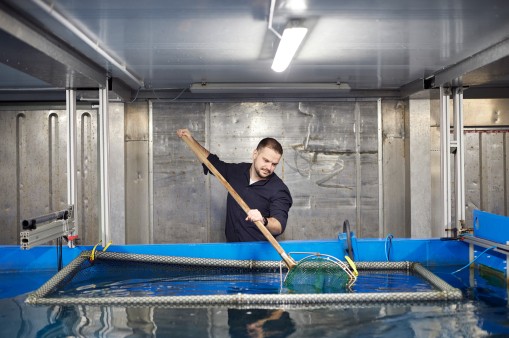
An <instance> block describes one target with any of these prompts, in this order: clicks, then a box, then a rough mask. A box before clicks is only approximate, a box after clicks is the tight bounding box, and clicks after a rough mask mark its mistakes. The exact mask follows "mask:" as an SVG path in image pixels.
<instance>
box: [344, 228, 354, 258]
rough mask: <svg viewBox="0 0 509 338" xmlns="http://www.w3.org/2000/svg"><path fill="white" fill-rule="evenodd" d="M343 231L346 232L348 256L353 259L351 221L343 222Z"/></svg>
mask: <svg viewBox="0 0 509 338" xmlns="http://www.w3.org/2000/svg"><path fill="white" fill-rule="evenodd" d="M343 233H346V245H347V253H348V257H350V259H351V260H353V248H352V234H351V233H350V222H349V221H348V220H345V221H344V222H343Z"/></svg>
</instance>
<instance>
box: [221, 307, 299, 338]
mask: <svg viewBox="0 0 509 338" xmlns="http://www.w3.org/2000/svg"><path fill="white" fill-rule="evenodd" d="M228 326H229V328H230V329H229V333H230V336H232V337H253V338H254V337H256V338H258V337H288V336H289V335H290V334H292V333H293V332H295V323H294V322H293V320H292V319H291V318H290V314H289V313H288V312H286V311H284V310H282V309H275V310H264V309H251V310H238V309H228Z"/></svg>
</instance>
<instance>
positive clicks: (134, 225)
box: [0, 99, 509, 244]
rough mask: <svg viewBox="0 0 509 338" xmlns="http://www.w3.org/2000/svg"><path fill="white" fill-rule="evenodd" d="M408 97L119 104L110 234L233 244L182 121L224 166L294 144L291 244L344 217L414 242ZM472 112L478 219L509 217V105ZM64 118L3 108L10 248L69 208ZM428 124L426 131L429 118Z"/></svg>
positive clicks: (87, 168) (82, 151) (433, 143)
mask: <svg viewBox="0 0 509 338" xmlns="http://www.w3.org/2000/svg"><path fill="white" fill-rule="evenodd" d="M410 104H411V102H410V103H409V101H397V100H383V101H382V102H381V104H380V105H379V104H378V102H377V101H366V100H349V101H343V102H301V103H299V102H239V103H219V102H215V103H174V102H162V101H156V102H152V103H147V102H143V103H136V104H121V103H110V109H109V113H110V128H111V130H110V138H111V140H110V161H111V162H110V170H111V176H110V184H111V187H110V192H111V200H110V203H111V206H112V207H111V210H112V211H111V212H112V214H111V215H110V216H111V217H110V220H111V221H110V223H111V229H112V230H111V231H112V234H111V238H113V240H114V242H115V243H118V244H121V243H124V242H126V243H180V242H195V243H199V242H217V241H223V240H224V234H223V223H224V217H225V215H224V212H225V208H224V207H225V198H226V191H225V189H224V188H223V187H222V186H221V185H220V183H218V182H217V180H216V179H215V178H213V177H210V176H205V175H203V172H202V169H201V166H200V165H199V163H198V161H197V160H196V158H195V157H194V155H193V153H192V152H191V151H190V150H189V149H188V148H187V146H186V145H185V143H183V142H182V141H181V140H180V139H178V137H177V136H176V135H175V131H176V129H178V128H182V127H186V128H189V129H191V130H192V131H193V133H194V135H195V137H196V138H197V139H198V140H199V141H200V142H201V143H202V144H204V145H205V146H206V147H208V148H209V149H210V150H211V151H212V152H215V153H217V154H218V155H220V156H221V158H223V159H224V160H226V161H250V154H251V152H252V150H253V149H254V147H255V146H256V144H257V143H258V141H259V140H260V139H261V138H263V137H265V136H269V135H270V136H274V137H276V138H278V139H279V140H280V141H281V143H282V144H283V146H284V152H285V153H284V157H283V161H282V162H281V164H280V166H278V169H277V174H278V175H280V176H281V177H282V178H283V179H284V181H285V182H286V183H287V184H288V186H289V187H290V190H291V192H292V195H293V198H294V206H293V207H292V209H291V211H290V219H289V223H288V228H287V231H286V232H285V234H284V235H283V236H281V237H280V238H281V239H287V240H290V239H296V240H298V239H309V238H334V237H336V236H337V234H338V233H339V232H341V231H342V224H343V221H344V220H345V219H348V220H349V221H350V223H351V225H352V230H354V231H355V232H356V235H357V236H358V237H383V236H386V235H387V234H389V233H392V234H394V235H395V236H396V237H408V236H410V235H411V234H412V226H413V225H412V224H411V222H409V219H411V212H412V211H411V210H412V208H411V199H412V196H410V193H409V191H410V187H409V185H410V183H411V182H412V181H411V179H410V177H409V176H410V175H412V173H413V171H412V170H410V167H409V166H408V163H407V161H408V157H409V153H408V151H409V147H408V143H407V142H406V141H407V139H408V138H410V137H411V135H410V134H409V133H410V132H411V129H409V124H410V123H411V121H410V120H409V119H408V118H407V115H408V114H409V109H410V108H411V107H410ZM379 106H380V109H381V111H380V113H381V117H382V126H379V125H378V120H377V114H378V113H379V112H378V110H379ZM415 107H418V105H414V108H415ZM464 111H465V126H466V127H467V134H466V142H467V149H466V159H465V163H466V188H467V225H468V224H470V223H471V211H472V209H474V208H481V209H483V210H487V211H491V212H495V213H499V214H506V215H507V212H508V196H507V195H508V192H509V188H508V186H507V185H508V179H507V177H508V173H507V168H508V167H509V166H508V164H507V163H506V161H507V160H506V159H507V158H508V154H507V149H508V143H507V142H508V141H507V134H506V132H507V126H508V125H509V119H508V118H509V100H465V105H464ZM414 113H415V114H420V113H422V114H431V118H430V119H429V121H430V122H429V123H430V126H428V127H429V128H430V133H429V136H428V137H429V144H430V146H429V147H430V149H429V153H430V154H429V168H430V169H429V175H431V183H430V184H431V197H430V198H431V208H430V209H431V211H430V213H431V220H430V221H429V223H431V224H425V225H424V226H426V227H427V229H431V231H432V236H436V233H437V231H438V232H439V231H440V230H441V229H439V228H438V230H436V228H437V225H438V226H439V224H438V222H439V217H437V215H438V213H439V212H441V211H440V209H439V208H440V205H439V198H438V197H439V194H440V190H439V187H440V184H439V174H440V171H439V168H440V164H439V156H438V149H437V147H438V144H439V143H438V138H439V134H438V123H437V116H438V115H437V114H436V101H434V100H433V99H432V100H431V101H430V103H429V104H426V108H423V109H422V111H421V110H420V109H417V110H416V111H414ZM124 115H125V126H124ZM77 116H78V140H79V141H78V163H77V167H78V176H77V180H78V206H77V207H78V213H79V215H78V216H79V222H80V224H79V225H80V237H81V239H82V243H84V244H95V243H96V242H97V241H98V240H99V239H100V226H99V223H98V218H99V217H98V215H99V210H98V208H99V203H98V195H99V194H98V190H97V189H98V186H97V185H98V177H97V172H98V171H97V169H98V153H97V127H98V126H97V110H96V109H95V108H94V107H92V106H88V107H87V108H84V107H83V106H79V107H78V114H77ZM66 118H67V117H66V112H65V109H64V107H62V106H48V105H38V106H30V107H29V106H24V107H21V106H16V107H14V106H3V107H2V108H1V111H0V135H1V136H2V141H3V142H2V144H1V146H0V156H1V159H2V160H1V161H0V166H1V167H0V180H1V188H0V189H1V191H0V205H1V206H2V207H1V209H0V230H1V235H0V244H18V241H19V231H20V220H21V219H23V218H28V217H32V216H37V215H41V214H45V213H48V212H50V211H54V210H58V209H62V208H64V207H65V206H66V203H67V201H66V188H67V187H66V142H67V121H66ZM415 126H416V125H414V127H415ZM380 127H381V133H379V131H378V129H379V128H380ZM419 128H427V127H426V126H423V125H422V123H421V124H419V127H418V128H417V129H419ZM379 135H381V137H382V139H381V140H379V139H378V138H379ZM379 141H381V142H382V149H383V150H382V151H383V154H382V155H383V162H382V163H383V168H382V169H383V170H382V171H380V170H379V169H380V168H379V166H378V163H379V162H378V142H379ZM452 169H453V168H451V170H452ZM379 173H383V176H382V182H380V178H379ZM380 183H382V187H383V192H382V193H383V201H380V200H379V197H378V196H379V190H378V189H379V185H380ZM418 193H419V192H414V195H415V194H418ZM417 197H418V196H417ZM381 202H382V204H383V210H381V211H382V212H383V222H382V223H380V222H379V220H378V215H379V212H380V209H379V205H380V203H381ZM469 222H470V223H469Z"/></svg>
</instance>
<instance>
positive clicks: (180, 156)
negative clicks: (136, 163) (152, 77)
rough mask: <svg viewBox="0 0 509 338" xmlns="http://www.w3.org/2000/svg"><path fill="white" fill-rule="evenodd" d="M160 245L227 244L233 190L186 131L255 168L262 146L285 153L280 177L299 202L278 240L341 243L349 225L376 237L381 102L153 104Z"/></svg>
mask: <svg viewBox="0 0 509 338" xmlns="http://www.w3.org/2000/svg"><path fill="white" fill-rule="evenodd" d="M153 124H154V141H153V142H154V149H153V151H154V242H156V243H159V242H216V241H224V234H223V224H224V219H225V214H224V213H225V203H226V202H225V201H226V191H225V189H224V187H222V186H221V185H220V183H218V182H217V180H216V179H215V178H213V177H212V178H211V177H210V176H204V175H203V171H202V168H201V165H199V162H198V161H197V160H196V159H195V156H194V154H193V153H192V152H191V151H190V150H189V149H188V148H187V146H186V145H185V143H183V142H182V141H181V140H180V139H179V138H178V137H177V136H176V135H175V131H176V130H177V129H178V128H189V129H190V130H191V131H192V132H193V134H194V135H195V137H196V139H197V140H198V141H199V142H200V143H202V144H203V145H205V146H206V147H207V148H208V149H209V150H210V151H211V152H213V153H216V154H218V155H219V156H220V157H221V158H222V159H223V160H225V161H231V162H242V161H245V162H250V156H251V153H252V151H253V149H254V148H255V147H256V145H257V144H258V142H259V141H260V140H261V139H262V138H263V137H267V136H272V137H275V138H277V139H278V140H279V141H280V142H281V144H282V145H283V148H284V156H283V161H282V162H281V163H280V165H279V166H278V168H277V171H276V173H277V174H278V175H279V176H280V177H281V178H282V179H283V180H284V181H285V183H286V184H287V185H288V187H289V188H290V191H291V192H292V196H293V199H294V205H293V207H292V209H291V210H290V216H289V222H288V227H287V230H286V232H285V233H284V235H283V236H281V237H280V238H281V239H310V238H334V237H336V236H337V234H338V233H339V232H340V231H341V230H342V226H343V221H344V220H346V219H348V220H349V222H350V224H351V226H352V230H354V231H356V233H357V234H358V236H362V237H378V234H379V224H378V223H379V222H378V152H377V148H378V143H377V142H378V136H377V135H378V134H377V128H378V122H377V102H376V101H345V102H330V103H327V102H326V103H317V102H308V103H298V102H291V103H289V102H279V103H260V102H255V103H251V102H249V103H248V102H244V103H210V104H204V103H171V104H169V103H154V104H153Z"/></svg>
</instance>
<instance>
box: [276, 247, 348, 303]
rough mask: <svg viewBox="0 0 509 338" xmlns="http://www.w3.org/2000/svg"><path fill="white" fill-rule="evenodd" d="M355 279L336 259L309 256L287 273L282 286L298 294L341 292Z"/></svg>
mask: <svg viewBox="0 0 509 338" xmlns="http://www.w3.org/2000/svg"><path fill="white" fill-rule="evenodd" d="M356 279H357V276H356V275H355V273H354V272H352V271H351V270H350V267H349V266H348V265H346V264H345V263H343V262H342V261H340V260H339V259H337V258H336V257H333V256H329V255H323V254H311V255H309V256H307V257H305V258H303V259H301V260H300V261H299V262H298V263H297V265H296V266H295V267H294V268H293V269H291V270H290V271H289V272H288V274H287V275H286V277H285V280H284V286H285V287H286V288H288V289H289V290H291V291H295V292H299V293H332V292H343V291H344V289H345V288H349V287H350V286H352V285H353V283H354V282H355V280H356Z"/></svg>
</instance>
